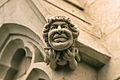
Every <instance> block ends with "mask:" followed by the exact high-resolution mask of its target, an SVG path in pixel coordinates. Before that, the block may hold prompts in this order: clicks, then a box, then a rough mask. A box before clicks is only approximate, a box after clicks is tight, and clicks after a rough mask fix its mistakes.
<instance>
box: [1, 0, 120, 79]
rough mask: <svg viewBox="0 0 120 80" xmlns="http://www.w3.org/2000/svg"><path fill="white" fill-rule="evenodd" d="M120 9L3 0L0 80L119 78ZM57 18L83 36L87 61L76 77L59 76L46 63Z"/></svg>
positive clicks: (78, 1)
mask: <svg viewBox="0 0 120 80" xmlns="http://www.w3.org/2000/svg"><path fill="white" fill-rule="evenodd" d="M119 8H120V1H119V0H74V1H72V0H67V1H65V0H63V1H62V0H58V1H56V0H1V1H0V25H1V26H0V36H1V39H0V80H74V79H75V80H115V79H117V78H118V77H119V76H120V70H119V60H120V58H119V52H120V50H119V48H120V46H119V42H120V39H119V37H120V35H119V33H120V31H119V13H120V11H119ZM56 15H60V16H61V15H62V16H67V17H69V18H70V19H71V22H72V23H73V24H74V25H75V26H76V27H77V28H78V30H79V32H80V35H79V38H78V41H79V42H80V46H79V49H80V51H81V53H82V61H81V62H80V63H79V66H78V67H77V68H76V69H75V71H73V72H69V71H64V70H62V71H59V72H56V71H53V70H51V68H50V67H49V66H48V65H46V63H45V61H44V58H45V56H46V55H45V52H44V48H45V47H46V45H45V43H44V40H43V37H42V31H43V27H44V25H45V24H46V22H47V19H48V18H49V17H52V16H56ZM11 74H14V76H13V75H11Z"/></svg>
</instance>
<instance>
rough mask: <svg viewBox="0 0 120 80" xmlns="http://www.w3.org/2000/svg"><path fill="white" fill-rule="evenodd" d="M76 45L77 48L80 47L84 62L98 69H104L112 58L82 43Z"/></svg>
mask: <svg viewBox="0 0 120 80" xmlns="http://www.w3.org/2000/svg"><path fill="white" fill-rule="evenodd" d="M76 44H77V47H79V50H80V54H81V59H82V61H84V62H85V63H87V64H89V65H91V66H93V67H95V68H96V69H100V68H102V67H103V66H104V65H105V64H107V63H108V62H109V60H110V58H111V56H110V55H109V54H106V53H102V52H100V51H97V50H95V49H93V48H91V47H90V46H88V45H85V44H83V43H81V42H77V43H76Z"/></svg>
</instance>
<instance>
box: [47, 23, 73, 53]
mask: <svg viewBox="0 0 120 80" xmlns="http://www.w3.org/2000/svg"><path fill="white" fill-rule="evenodd" d="M48 43H49V44H50V46H51V47H52V48H53V49H55V50H58V51H61V50H64V49H67V48H69V47H70V46H71V45H72V44H73V35H72V32H71V31H70V30H69V27H68V24H67V23H66V22H64V21H56V22H54V23H52V24H51V26H50V30H49V32H48Z"/></svg>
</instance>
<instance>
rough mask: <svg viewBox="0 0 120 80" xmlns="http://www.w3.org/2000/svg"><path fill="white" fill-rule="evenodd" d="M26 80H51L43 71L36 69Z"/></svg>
mask: <svg viewBox="0 0 120 80" xmlns="http://www.w3.org/2000/svg"><path fill="white" fill-rule="evenodd" d="M26 80H50V78H49V76H48V75H47V73H46V72H44V71H43V70H41V69H37V68H34V69H33V70H32V71H31V72H30V74H29V75H28V77H27V79H26Z"/></svg>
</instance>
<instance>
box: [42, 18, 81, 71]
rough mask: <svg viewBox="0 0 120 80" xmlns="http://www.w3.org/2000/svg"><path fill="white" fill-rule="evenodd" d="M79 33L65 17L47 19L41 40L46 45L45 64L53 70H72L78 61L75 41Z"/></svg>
mask: <svg viewBox="0 0 120 80" xmlns="http://www.w3.org/2000/svg"><path fill="white" fill-rule="evenodd" d="M78 35H79V32H78V31H77V28H76V27H74V25H73V24H72V23H71V22H70V19H69V18H66V17H65V16H55V17H54V18H51V19H48V22H47V24H46V25H45V27H44V31H43V38H44V40H45V42H46V44H47V48H45V53H46V55H47V56H46V63H47V64H49V65H50V67H51V68H52V69H53V70H57V68H58V67H64V66H66V65H67V66H68V67H69V68H70V69H72V70H74V69H75V68H76V67H77V65H78V62H79V61H80V56H79V49H78V48H77V47H75V44H74V43H75V41H77V37H78Z"/></svg>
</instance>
